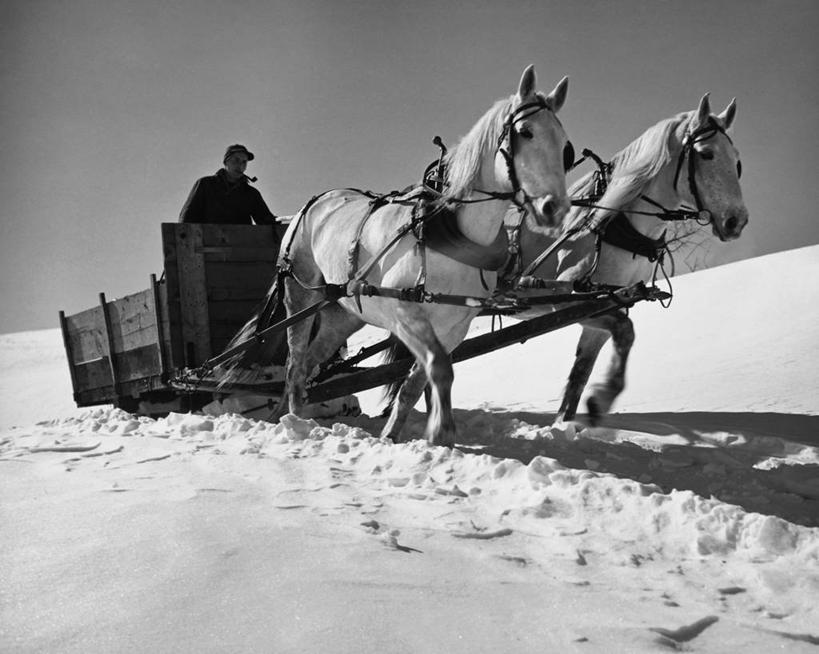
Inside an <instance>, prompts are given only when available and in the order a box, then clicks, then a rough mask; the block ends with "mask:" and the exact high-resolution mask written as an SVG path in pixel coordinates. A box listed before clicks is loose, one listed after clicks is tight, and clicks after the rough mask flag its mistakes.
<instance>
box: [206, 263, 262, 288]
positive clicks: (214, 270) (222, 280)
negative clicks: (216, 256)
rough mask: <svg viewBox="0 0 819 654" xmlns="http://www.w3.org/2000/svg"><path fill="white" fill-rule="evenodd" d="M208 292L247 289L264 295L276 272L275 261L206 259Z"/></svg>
mask: <svg viewBox="0 0 819 654" xmlns="http://www.w3.org/2000/svg"><path fill="white" fill-rule="evenodd" d="M206 267H207V279H208V292H209V293H210V292H211V291H212V290H214V289H219V290H231V291H247V290H251V291H252V293H253V294H254V295H256V296H257V297H259V296H261V295H265V294H266V293H267V289H268V288H270V285H271V284H272V283H273V279H274V276H275V274H276V262H275V261H274V260H270V261H207V262H206Z"/></svg>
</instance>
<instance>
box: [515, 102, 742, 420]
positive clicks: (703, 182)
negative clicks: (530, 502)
mask: <svg viewBox="0 0 819 654" xmlns="http://www.w3.org/2000/svg"><path fill="white" fill-rule="evenodd" d="M735 116H736V102H735V100H732V101H731V102H730V104H729V105H728V107H727V108H726V109H725V111H723V112H722V113H721V114H720V115H718V116H714V115H712V114H711V110H710V103H709V99H708V95H707V94H706V95H705V96H704V97H703V98H702V100H701V101H700V104H699V108H698V109H697V110H696V111H691V112H686V113H681V114H679V115H677V116H674V117H673V118H669V119H666V120H663V121H660V122H659V123H657V124H656V125H654V126H653V127H651V128H650V129H648V130H647V131H646V132H644V133H643V134H642V135H641V136H640V137H639V138H637V139H636V140H634V141H633V142H632V143H631V144H629V145H628V146H627V147H626V148H624V149H623V150H621V151H620V152H618V153H617V154H616V155H615V156H614V158H613V159H612V161H611V162H610V164H609V166H610V170H609V175H610V179H609V180H608V186H607V189H606V191H605V193H604V195H603V196H602V197H600V198H599V200H597V201H596V202H594V205H595V206H596V207H597V208H584V207H578V206H575V207H573V208H572V209H571V210H570V213H569V216H568V217H567V218H566V220H565V221H564V223H563V230H564V234H565V232H566V231H575V230H578V229H579V230H580V231H579V232H578V234H579V235H578V236H575V237H574V238H573V239H569V240H567V241H566V242H565V244H564V245H563V246H562V247H561V249H559V250H557V258H556V259H555V258H553V257H550V258H547V259H546V260H545V261H544V263H543V264H541V265H540V266H539V267H537V269H536V270H534V274H535V275H536V277H537V278H540V279H550V280H559V281H567V282H573V281H576V280H583V279H585V280H589V281H591V282H593V283H597V284H606V285H614V286H628V285H631V284H635V283H637V282H639V281H645V282H649V281H652V280H653V277H654V275H655V274H656V272H657V265H658V263H662V257H663V255H664V254H665V250H666V241H665V239H664V234H665V231H666V229H667V228H668V227H669V222H668V220H669V219H677V220H679V218H680V217H681V215H680V213H676V214H675V212H678V211H679V210H683V215H688V216H689V217H690V218H692V219H693V217H694V216H697V217H698V218H699V219H700V221H701V222H702V223H704V224H705V223H707V224H710V225H711V228H712V230H713V233H714V235H716V236H717V237H718V238H719V239H720V240H721V241H730V240H733V239H736V238H739V236H740V234H741V233H742V230H743V228H744V227H745V225H746V223H747V222H748V210H747V209H746V208H745V204H744V203H743V200H742V192H741V190H740V185H739V177H740V174H741V170H742V169H741V164H740V161H739V156H738V152H737V149H736V148H735V147H734V144H733V142H732V141H731V139H730V137H729V136H728V134H727V133H726V130H728V129H729V128H730V127H731V125H732V123H733V122H734V118H735ZM598 179H599V176H598V175H596V174H595V173H589V174H588V175H586V176H585V177H583V178H581V179H580V180H578V181H577V182H576V183H575V184H574V185H573V186H572V187H571V189H570V191H569V193H570V195H571V196H573V197H577V196H580V197H585V196H589V195H592V194H594V187H595V184H596V183H597V182H598ZM686 208H690V209H689V211H687V212H686V211H685V209H686ZM657 214H661V215H657ZM507 221H508V222H509V223H510V224H511V223H512V222H514V219H513V217H511V216H509V217H507ZM598 228H599V231H601V233H602V234H601V238H600V240H599V241H598V235H597V233H595V231H594V230H595V229H598ZM555 231H556V230H544V229H542V228H541V227H539V226H537V225H535V224H533V222H532V220H531V219H530V218H529V217H527V218H526V219H525V220H524V224H523V225H522V226H521V240H520V245H521V252H522V258H523V269H524V270H525V269H526V268H527V267H529V266H531V265H532V264H533V262H534V260H535V259H536V258H537V257H538V255H540V254H541V253H543V252H545V251H546V250H547V249H548V248H549V247H551V246H552V245H553V244H554V243H555V241H556V240H557V237H556V234H555ZM598 247H599V251H598ZM553 308H554V307H549V306H543V307H538V308H536V309H533V310H531V311H530V312H528V313H526V314H523V315H521V316H520V317H522V318H528V317H534V316H536V315H541V314H543V313H546V312H549V311H551V310H553ZM581 324H582V327H583V332H582V334H581V336H580V341H579V343H578V346H577V354H576V358H575V362H574V366H573V367H572V371H571V373H570V375H569V380H568V383H567V386H566V390H565V393H564V396H563V401H562V402H561V405H560V409H559V411H558V414H557V416H556V421H557V422H561V421H564V420H571V419H573V418H574V417H575V414H576V411H577V405H578V403H579V401H580V397H581V395H582V393H583V390H584V388H585V386H586V384H587V382H588V380H589V375H590V374H591V371H592V368H593V367H594V364H595V361H596V360H597V356H598V354H599V353H600V349H601V348H602V346H603V345H604V344H605V342H606V341H607V340H608V339H609V337H612V339H613V340H612V345H613V348H612V349H613V352H612V358H611V361H610V363H609V367H608V370H607V373H606V376H605V380H604V381H603V382H602V383H601V384H599V385H596V386H595V387H594V388H593V391H592V393H591V395H590V397H589V398H588V400H587V408H588V412H589V416H590V419H591V421H592V422H593V423H594V422H596V421H597V420H598V419H599V418H600V416H602V415H603V414H605V413H608V412H609V410H610V408H611V406H612V403H613V402H614V400H615V398H616V397H617V396H618V395H619V394H620V393H621V392H622V390H623V389H624V388H625V371H626V363H627V360H628V355H629V352H630V350H631V346H632V344H633V342H634V326H633V324H632V321H631V320H630V319H629V318H628V316H627V315H626V314H625V312H623V311H615V312H612V313H609V314H605V315H602V316H599V317H597V318H593V319H590V320H586V321H584V322H582V323H581Z"/></svg>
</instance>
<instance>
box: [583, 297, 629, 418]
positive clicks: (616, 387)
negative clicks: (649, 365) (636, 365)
mask: <svg viewBox="0 0 819 654" xmlns="http://www.w3.org/2000/svg"><path fill="white" fill-rule="evenodd" d="M601 318H605V319H606V326H607V329H608V330H609V332H610V333H611V336H612V341H611V344H612V353H611V361H610V362H609V367H608V370H607V371H606V378H605V381H603V383H601V384H596V385H595V386H594V387H593V389H592V394H591V395H590V396H589V398H588V399H587V400H586V406H587V407H588V411H589V418H590V419H591V421H592V424H595V423H597V422H598V421H599V420H600V417H601V416H603V415H605V414H607V413H608V412H609V410H610V409H611V405H612V404H614V400H615V399H617V396H618V395H620V393H622V392H623V389H624V388H625V387H626V364H627V363H628V355H629V353H630V352H631V346H632V345H634V323H632V322H631V318H629V317H628V316H627V315H625V314H624V313H621V312H619V311H618V312H616V313H613V314H610V315H607V316H601Z"/></svg>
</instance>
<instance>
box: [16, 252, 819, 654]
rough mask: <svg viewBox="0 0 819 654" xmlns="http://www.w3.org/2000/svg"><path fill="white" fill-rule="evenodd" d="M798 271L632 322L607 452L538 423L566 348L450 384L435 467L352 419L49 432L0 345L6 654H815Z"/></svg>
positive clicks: (36, 394) (33, 338)
mask: <svg viewBox="0 0 819 654" xmlns="http://www.w3.org/2000/svg"><path fill="white" fill-rule="evenodd" d="M818 268H819V247H812V248H803V249H801V250H796V251H793V252H787V253H780V254H778V255H771V256H768V257H763V258H760V259H757V260H753V261H748V262H742V263H739V264H732V265H730V266H725V267H724V268H720V269H715V270H711V271H707V272H703V273H695V274H692V275H688V276H684V277H681V278H679V279H677V280H675V291H676V294H677V297H676V299H675V304H674V305H673V306H672V308H671V309H670V310H668V311H663V310H661V309H659V307H656V306H644V307H639V308H637V309H635V310H634V311H633V312H632V315H633V317H634V319H635V323H636V325H637V331H638V345H637V346H636V348H635V354H634V361H633V366H632V369H631V371H630V376H629V380H630V386H629V391H627V393H629V394H628V395H626V396H625V397H624V398H623V401H622V402H621V403H620V404H619V408H621V409H622V411H623V412H622V413H619V414H617V415H614V416H611V417H610V418H609V419H608V421H607V422H606V423H605V424H604V425H603V426H601V427H596V428H589V427H587V426H584V425H583V424H582V422H581V423H570V424H566V425H561V426H552V425H551V421H552V414H551V413H550V412H549V411H550V409H551V408H552V407H551V406H549V402H550V401H552V400H551V398H550V399H549V400H546V401H544V400H542V398H543V397H544V393H545V396H546V397H549V396H548V394H549V393H550V392H551V391H550V390H549V385H550V384H551V385H552V387H556V388H558V391H557V392H558V393H559V386H560V384H561V380H562V378H563V377H564V376H565V374H566V373H567V371H568V367H563V368H561V366H562V365H563V363H564V362H563V361H561V360H560V359H561V356H564V357H565V358H568V359H570V358H571V356H570V355H571V350H572V349H573V342H572V341H573V339H574V338H575V337H576V333H575V334H568V335H567V334H563V333H560V334H555V335H552V336H549V337H545V338H543V339H534V340H532V341H530V342H528V343H527V344H525V345H523V346H515V347H512V348H508V349H507V350H503V351H501V352H498V353H493V354H492V355H489V356H487V357H482V358H480V359H478V360H475V361H472V362H467V363H466V364H462V365H459V366H458V367H457V368H456V381H455V402H454V403H455V406H457V407H460V408H459V409H458V411H457V414H456V419H457V421H458V426H459V430H460V436H459V441H458V447H457V448H456V449H454V450H449V449H446V448H439V447H430V446H428V445H427V444H426V443H425V442H423V441H420V440H411V441H409V442H406V443H400V444H394V443H392V442H389V441H383V440H381V439H379V438H377V437H375V436H374V435H375V434H378V430H379V428H380V427H381V425H382V424H383V419H379V418H369V417H367V416H361V417H358V418H355V419H352V418H349V419H348V418H344V419H343V421H333V420H319V421H315V420H303V419H299V418H296V417H294V416H285V418H283V419H282V421H281V422H280V423H278V424H271V423H267V422H265V421H261V420H253V419H249V418H245V417H242V416H238V415H235V414H229V415H222V416H217V417H211V416H204V415H192V414H185V415H183V414H170V415H169V416H167V417H166V418H161V419H157V420H154V419H150V418H145V417H136V416H133V415H130V414H128V413H125V412H123V411H121V410H118V409H113V408H110V407H101V408H94V409H90V410H76V409H66V408H65V404H64V401H65V400H64V397H62V395H61V394H64V393H67V394H68V395H69V397H70V388H68V387H67V385H64V377H67V373H61V372H59V371H58V370H57V366H64V361H61V360H60V356H59V355H58V351H59V350H58V348H57V347H52V349H49V347H51V346H49V345H48V343H49V342H51V341H53V340H56V342H57V343H59V335H58V334H53V333H52V332H47V333H30V334H19V335H6V336H3V337H1V338H0V356H1V357H2V359H0V361H2V362H4V364H5V365H4V366H3V368H4V372H3V377H2V378H1V380H2V384H3V385H2V387H0V388H2V393H3V405H2V407H3V414H4V416H3V418H4V424H8V422H7V419H6V417H5V414H6V410H7V408H8V409H10V410H11V411H16V412H17V413H16V416H17V417H16V418H14V420H13V424H17V425H18V426H16V427H13V428H6V429H4V430H2V431H0V473H2V474H0V498H2V503H1V504H0V510H2V513H3V522H4V529H3V530H0V554H1V555H2V556H0V561H2V562H1V563H0V576H2V577H3V579H4V586H5V589H4V597H3V600H2V606H0V610H1V611H2V613H1V614H0V649H3V650H10V651H66V652H81V651H114V650H116V651H145V650H149V649H157V650H158V651H292V652H296V651H340V652H380V651H388V650H389V651H405V652H475V651H521V652H542V651H607V652H609V651H611V652H652V651H657V648H658V646H662V647H663V648H666V647H670V648H672V649H673V648H678V647H681V646H684V647H686V648H691V649H692V650H693V651H698V652H699V651H702V652H724V651H739V650H740V649H742V650H744V651H748V652H757V651H758V652H768V651H772V650H774V649H782V648H786V647H787V648H788V651H812V649H813V648H812V645H815V644H816V643H819V631H817V629H816V624H819V613H818V611H819V608H817V607H819V601H817V600H819V416H818V415H817V413H819V411H817V406H816V397H817V395H819V393H817V391H818V390H819V384H817V382H816V372H815V364H816V361H815V358H816V353H815V342H816V336H817V328H816V327H815V325H817V324H819V316H817V314H816V311H817V310H816V308H815V307H811V306H810V304H811V302H810V301H808V299H806V297H807V298H810V297H816V293H815V292H813V291H815V290H816V286H817V284H819V282H818V281H817V280H819V275H817V273H819V270H817V269H818ZM774 274H776V275H782V277H779V278H778V279H779V280H780V281H779V282H775V281H770V279H769V278H770V277H771V276H772V275H774ZM796 278H799V279H800V280H802V283H801V284H800V285H794V284H783V283H782V282H781V279H796ZM740 286H741V287H743V288H753V289H754V292H753V293H752V294H750V293H749V294H746V297H745V298H744V299H743V298H742V297H739V298H737V297H736V295H737V294H736V293H735V294H733V295H730V294H729V295H725V289H726V288H738V287H740ZM749 295H750V296H752V297H754V298H755V297H757V296H759V297H764V298H766V299H767V301H766V302H762V301H760V302H756V301H749V299H748V296H749ZM692 298H693V299H692ZM483 328H485V326H482V325H480V324H478V325H476V326H475V330H476V331H478V330H480V329H483ZM675 330H677V331H679V330H682V331H681V332H680V333H677V331H675ZM567 331H568V330H567ZM672 333H673V334H674V336H673V339H672V340H671V343H673V347H669V338H670V336H669V334H672ZM52 337H54V338H52ZM367 337H368V336H367V335H364V337H363V338H367ZM550 339H551V340H550ZM783 343H784V345H783ZM811 343H813V347H811ZM52 345H54V344H53V343H52ZM566 347H568V350H569V354H568V356H565V355H566V352H565V351H564V350H565V348H566ZM641 357H645V359H641ZM541 360H542V361H548V362H549V363H548V364H546V365H541V364H539V362H540V361H541ZM641 361H642V363H641ZM645 361H648V362H650V364H649V365H646V363H645ZM29 362H30V363H29ZM566 365H568V364H566ZM547 366H548V370H547V369H546V368H547ZM49 370H51V371H52V372H53V375H52V376H51V378H50V379H49V374H48V373H49ZM547 373H548V374H547ZM61 375H64V377H62V376H61ZM646 375H647V376H648V377H649V378H650V379H649V381H646V380H645V379H644V377H645V376H646ZM652 376H653V377H652ZM61 379H62V380H63V381H59V380H61ZM55 380H58V381H55ZM510 380H511V381H510ZM511 382H513V383H511ZM544 385H545V386H546V387H547V389H546V390H545V391H544ZM459 389H460V390H459ZM365 404H366V402H365ZM757 411H760V412H759V413H757ZM55 416H56V417H55ZM423 422H424V417H423V416H422V415H420V414H414V415H413V416H412V417H411V419H410V423H409V424H408V428H407V430H408V434H409V435H410V436H417V435H419V434H420V433H421V432H422V430H423ZM99 607H105V610H104V611H102V612H101V611H100V610H99ZM137 644H138V645H137Z"/></svg>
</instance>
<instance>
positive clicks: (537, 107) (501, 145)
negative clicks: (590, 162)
mask: <svg viewBox="0 0 819 654" xmlns="http://www.w3.org/2000/svg"><path fill="white" fill-rule="evenodd" d="M544 110H545V111H550V112H551V111H552V108H551V107H550V106H549V104H548V103H547V102H546V100H544V99H543V98H540V97H538V99H537V100H535V101H534V102H527V103H526V104H522V105H521V106H519V107H517V108H516V109H514V110H513V111H510V112H509V115H508V116H507V117H506V120H505V121H504V123H503V130H502V131H501V133H500V135H499V136H498V142H497V147H496V149H495V154H496V155H497V154H500V155H502V156H503V160H504V162H505V163H506V174H507V176H508V177H509V182H510V184H511V185H512V190H511V191H509V192H496V191H484V190H482V189H474V190H475V191H477V192H479V193H481V194H483V195H484V196H485V197H482V198H479V199H475V200H463V199H457V200H454V201H455V202H456V203H458V204H473V203H477V202H487V201H489V200H509V201H511V202H512V203H513V204H514V205H515V206H516V207H517V208H518V211H519V212H520V213H521V215H523V213H524V212H527V211H529V212H531V213H532V215H536V212H535V209H534V205H533V204H532V202H533V200H534V198H533V197H532V196H531V195H529V194H528V193H527V192H526V189H524V188H523V186H522V185H521V183H520V178H519V177H518V173H517V169H516V167H515V139H513V138H512V134H513V133H514V132H516V130H515V125H517V124H518V123H519V122H521V121H523V120H526V119H527V118H529V117H531V116H534V115H535V114H537V113H539V112H541V111H544ZM555 119H556V120H557V117H555ZM558 123H560V121H559V120H558ZM573 164H574V147H573V146H572V144H571V142H570V141H567V142H566V145H565V146H564V148H563V167H564V168H565V170H566V171H567V172H568V171H569V170H570V169H571V168H572V166H573Z"/></svg>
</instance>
